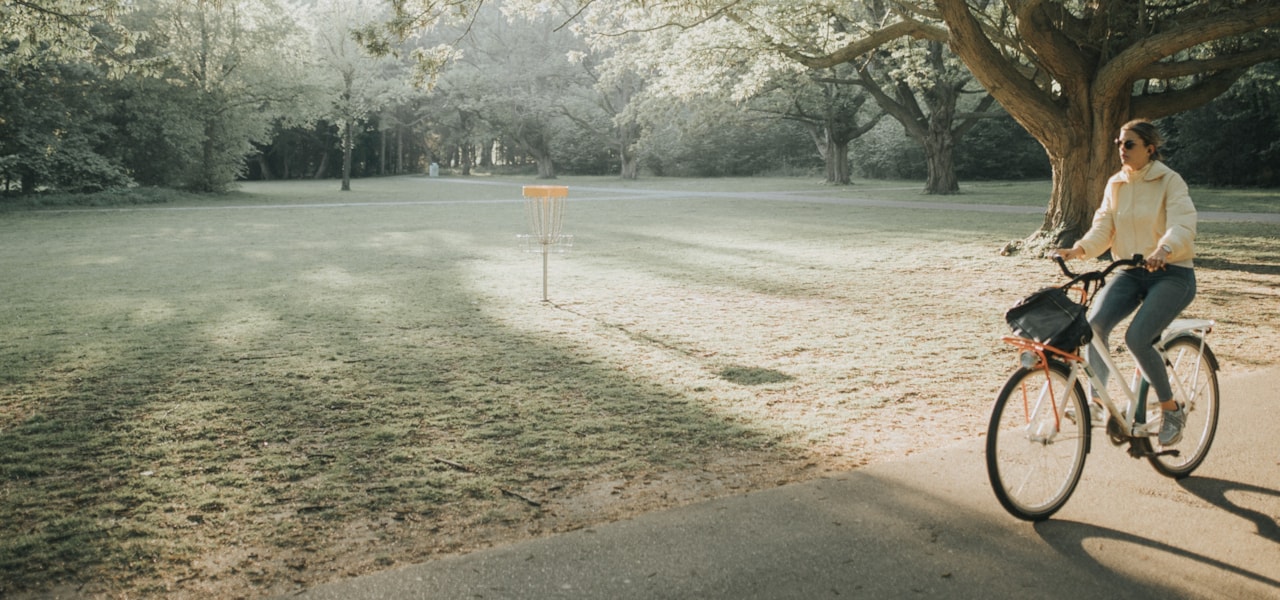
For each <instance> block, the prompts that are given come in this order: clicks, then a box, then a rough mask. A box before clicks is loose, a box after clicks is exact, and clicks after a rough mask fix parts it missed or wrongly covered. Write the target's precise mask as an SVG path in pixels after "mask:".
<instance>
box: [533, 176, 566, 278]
mask: <svg viewBox="0 0 1280 600" xmlns="http://www.w3.org/2000/svg"><path fill="white" fill-rule="evenodd" d="M523 193H524V197H525V215H526V217H527V218H528V220H529V229H530V233H531V234H532V235H534V236H536V237H537V238H538V244H539V246H541V250H542V301H543V302H548V296H547V255H548V254H550V253H551V245H552V244H558V243H560V226H561V224H562V219H563V218H564V201H565V198H566V197H568V195H569V188H567V187H565V186H562V185H526V186H524V189H523Z"/></svg>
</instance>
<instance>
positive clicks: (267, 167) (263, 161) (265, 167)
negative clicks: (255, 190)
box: [258, 152, 275, 181]
mask: <svg viewBox="0 0 1280 600" xmlns="http://www.w3.org/2000/svg"><path fill="white" fill-rule="evenodd" d="M258 170H259V171H261V173H260V174H261V175H262V180H263V181H271V180H272V179H275V177H273V176H272V175H271V163H269V162H267V155H266V154H265V153H263V152H259V153H258Z"/></svg>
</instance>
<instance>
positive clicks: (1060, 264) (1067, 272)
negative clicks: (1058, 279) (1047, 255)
mask: <svg viewBox="0 0 1280 600" xmlns="http://www.w3.org/2000/svg"><path fill="white" fill-rule="evenodd" d="M1053 260H1054V262H1056V263H1058V268H1059V269H1062V274H1063V275H1066V276H1067V277H1075V276H1076V274H1075V273H1072V272H1071V269H1068V268H1067V261H1065V260H1063V258H1062V256H1054V257H1053Z"/></svg>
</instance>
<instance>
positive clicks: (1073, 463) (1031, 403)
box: [986, 361, 1090, 521]
mask: <svg viewBox="0 0 1280 600" xmlns="http://www.w3.org/2000/svg"><path fill="white" fill-rule="evenodd" d="M1070 374H1071V370H1070V368H1069V367H1068V366H1067V365H1065V364H1062V363H1060V362H1056V361H1052V362H1050V363H1049V367H1048V368H1047V369H1046V368H1045V367H1043V366H1038V367H1033V368H1025V367H1024V368H1020V369H1018V370H1017V371H1014V373H1013V375H1011V376H1010V377H1009V381H1008V382H1007V383H1005V386H1004V388H1003V389H1002V390H1001V391H1000V395H999V396H997V397H996V402H995V406H994V407H993V408H992V411H991V423H990V425H989V427H988V428H987V449H986V453H987V477H988V478H989V479H990V480H991V489H992V491H994V492H995V495H996V498H997V499H999V500H1000V504H1001V506H1003V507H1004V508H1005V510H1007V511H1009V514H1012V515H1013V516H1015V517H1018V518H1019V519H1023V520H1025V521H1043V520H1045V519H1048V518H1049V517H1051V516H1053V514H1054V513H1056V512H1058V510H1059V509H1061V508H1062V506H1063V505H1064V504H1066V503H1067V499H1069V498H1070V497H1071V494H1072V492H1074V491H1075V488H1076V484H1077V483H1079V482H1080V476H1081V474H1082V473H1083V472H1084V462H1085V456H1086V455H1087V454H1088V452H1089V443H1090V441H1089V439H1090V438H1089V435H1090V433H1089V430H1090V422H1089V407H1088V403H1087V402H1085V395H1084V389H1083V388H1082V387H1081V385H1080V382H1078V381H1077V382H1074V384H1073V385H1072V386H1071V389H1068V388H1067V381H1068V380H1069V378H1070ZM1055 412H1056V413H1057V416H1055V415H1054V413H1055ZM1055 422H1056V423H1057V425H1055Z"/></svg>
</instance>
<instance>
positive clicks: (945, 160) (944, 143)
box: [921, 131, 960, 194]
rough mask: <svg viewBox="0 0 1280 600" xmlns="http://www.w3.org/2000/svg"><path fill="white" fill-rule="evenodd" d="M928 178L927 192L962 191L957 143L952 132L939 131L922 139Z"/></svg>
mask: <svg viewBox="0 0 1280 600" xmlns="http://www.w3.org/2000/svg"><path fill="white" fill-rule="evenodd" d="M921 145H922V146H924V156H925V163H926V165H927V167H928V179H927V180H925V183H924V193H926V194H954V193H956V192H959V191H960V179H959V178H958V177H956V159H955V144H954V143H953V142H952V139H951V133H950V131H947V132H945V133H939V134H938V135H934V136H931V137H929V138H926V139H925V140H922V144H921Z"/></svg>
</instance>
